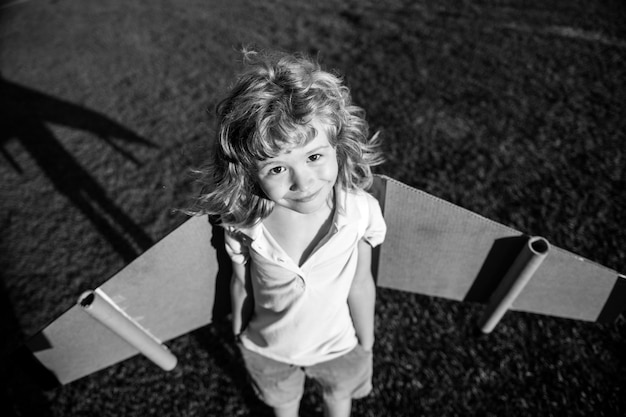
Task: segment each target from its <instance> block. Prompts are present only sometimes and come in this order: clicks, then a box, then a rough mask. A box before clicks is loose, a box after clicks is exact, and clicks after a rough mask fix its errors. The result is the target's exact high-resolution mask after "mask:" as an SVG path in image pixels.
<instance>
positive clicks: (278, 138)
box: [197, 51, 386, 416]
mask: <svg viewBox="0 0 626 417" xmlns="http://www.w3.org/2000/svg"><path fill="white" fill-rule="evenodd" d="M244 62H245V63H246V64H247V65H248V70H247V71H245V72H244V73H243V74H241V75H240V77H239V78H238V79H237V82H236V84H235V86H234V87H233V88H232V90H231V92H230V94H229V95H228V97H227V98H226V99H225V100H223V101H222V102H221V103H220V104H219V105H218V107H217V115H218V123H219V131H218V136H217V143H216V149H215V154H214V161H213V163H212V164H211V167H210V169H207V170H205V171H204V174H205V180H206V182H207V183H208V184H209V185H210V188H209V191H208V192H207V193H204V194H201V196H200V197H199V199H198V200H197V202H198V211H199V212H201V213H205V214H207V213H208V214H209V215H213V216H215V217H216V218H217V220H218V222H219V224H221V225H222V226H223V227H224V228H225V230H226V250H227V252H228V254H229V255H230V257H231V259H232V263H233V276H232V281H231V298H232V306H233V318H232V324H233V332H234V333H235V335H237V338H238V343H239V346H240V348H241V351H242V356H243V358H244V361H245V363H246V368H247V369H248V373H249V375H250V377H251V380H252V382H253V385H254V388H255V391H256V392H257V394H258V395H259V397H260V398H261V399H262V400H263V401H264V402H265V403H267V404H268V405H269V406H271V407H273V409H274V412H275V414H276V415H277V416H297V415H298V409H299V404H300V399H301V397H302V394H303V389H304V379H305V376H308V377H310V378H312V379H313V380H315V381H317V382H318V383H319V384H321V386H322V389H323V396H324V410H325V414H326V415H328V416H348V415H350V411H351V403H352V398H360V397H363V396H365V395H367V394H368V393H369V391H370V390H371V376H372V346H373V344H374V301H375V284H374V281H373V278H372V274H371V253H372V247H373V246H376V245H378V244H380V243H381V242H382V241H383V239H384V235H385V230H386V227H385V223H384V220H383V217H382V215H381V210H380V207H379V205H378V203H377V201H376V200H375V199H374V198H373V197H372V196H371V195H369V194H367V193H366V192H364V191H363V189H365V188H367V187H369V186H370V184H371V182H372V173H371V170H370V167H371V166H373V165H376V164H379V163H380V162H381V156H380V153H379V151H378V147H377V146H378V142H377V140H376V136H374V138H372V139H371V140H368V136H367V135H368V126H367V123H366V122H365V120H364V119H363V114H364V112H363V110H362V109H361V108H359V107H356V106H354V105H352V104H351V97H350V92H349V90H348V88H347V87H346V86H344V85H343V84H342V81H341V80H340V79H339V78H338V77H336V76H335V75H333V74H331V73H329V72H326V71H323V70H321V69H320V66H319V65H318V64H317V63H316V62H314V61H312V60H310V59H309V58H306V57H304V56H302V55H288V54H281V53H274V54H260V53H256V52H246V51H244Z"/></svg>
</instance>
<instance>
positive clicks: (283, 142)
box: [260, 119, 332, 160]
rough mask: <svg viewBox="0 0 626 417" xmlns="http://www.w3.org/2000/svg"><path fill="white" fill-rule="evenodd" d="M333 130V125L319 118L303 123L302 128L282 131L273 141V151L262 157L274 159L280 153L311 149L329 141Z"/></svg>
mask: <svg viewBox="0 0 626 417" xmlns="http://www.w3.org/2000/svg"><path fill="white" fill-rule="evenodd" d="M331 131H332V126H331V125H330V124H328V123H325V122H323V121H321V120H319V119H314V120H311V121H310V122H309V123H307V124H306V125H303V126H302V128H301V129H298V130H294V131H292V132H290V133H287V132H282V133H283V134H282V135H278V137H276V138H275V139H274V140H271V139H270V140H269V142H272V145H271V147H272V148H273V152H270V153H268V154H266V157H263V158H260V159H261V160H268V159H274V158H276V157H278V156H280V155H287V154H291V153H292V152H295V151H298V150H300V151H301V150H305V151H306V150H309V149H311V148H312V147H316V146H318V145H314V144H318V143H320V142H324V143H329V144H330V137H329V134H330V132H331Z"/></svg>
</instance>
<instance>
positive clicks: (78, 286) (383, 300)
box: [0, 0, 626, 416]
mask: <svg viewBox="0 0 626 417" xmlns="http://www.w3.org/2000/svg"><path fill="white" fill-rule="evenodd" d="M547 3H549V5H547ZM0 4H2V6H1V7H2V8H0V24H1V28H0V48H1V49H0V53H1V61H0V65H1V67H0V71H1V77H2V79H1V80H0V100H1V109H2V116H1V121H0V123H1V124H0V126H1V129H0V145H1V147H0V150H1V151H2V157H0V178H1V180H0V192H1V195H0V228H1V231H2V234H1V237H0V251H1V252H0V253H1V258H0V271H1V274H2V275H1V276H0V285H1V286H0V296H1V299H0V305H1V306H2V307H1V308H2V325H3V330H2V331H3V335H5V336H6V337H4V338H3V349H2V352H3V362H2V363H3V367H2V370H3V373H4V377H5V380H6V381H7V382H8V383H7V384H6V386H5V389H3V397H2V401H3V405H4V407H5V409H6V410H7V411H9V413H13V414H16V415H37V416H151V415H158V416H200V415H216V416H222V415H224V416H235V415H266V414H265V413H266V410H265V409H264V408H263V407H262V406H261V405H260V404H259V403H258V402H257V401H255V400H254V399H253V397H252V395H251V392H250V390H249V388H247V386H246V384H245V382H244V380H243V376H242V375H243V374H242V371H241V368H240V367H239V364H238V362H237V361H236V359H234V358H233V353H234V350H233V346H232V343H231V342H230V341H229V340H227V338H225V336H223V333H222V332H221V331H220V329H219V326H209V327H207V328H204V329H201V330H199V331H196V332H193V333H191V334H189V335H186V336H183V337H180V338H178V339H176V340H173V341H171V342H169V343H168V345H169V346H170V347H171V349H172V350H173V351H174V353H175V354H176V355H177V356H178V357H179V360H180V365H179V366H178V368H177V369H176V370H175V371H173V372H171V373H165V372H162V371H160V370H159V369H158V368H156V367H155V366H154V365H152V364H151V363H149V362H148V361H147V360H145V359H144V358H142V357H135V358H133V359H131V360H128V361H125V362H123V363H121V364H119V365H116V366H113V367H111V368H109V369H106V370H104V371H101V372H98V373H96V374H94V375H91V376H89V377H86V378H83V379H81V380H78V381H76V382H74V383H72V384H70V385H68V386H65V387H62V388H57V389H51V390H45V389H41V388H40V387H38V385H37V384H35V382H34V381H33V379H32V378H30V377H29V376H28V375H26V374H25V373H24V372H23V371H19V370H18V369H19V367H18V366H16V364H17V363H18V362H16V361H15V360H13V359H8V356H7V352H8V351H9V350H10V349H11V348H12V347H14V346H15V345H16V344H17V343H19V342H20V341H22V340H24V339H25V338H26V337H27V336H29V335H32V334H33V333H35V332H36V331H38V330H39V329H40V328H41V327H42V326H44V325H45V324H46V323H47V322H49V321H50V320H52V319H54V318H55V317H56V316H57V315H59V314H60V313H61V312H63V311H64V310H66V309H67V308H68V307H69V306H71V305H72V304H73V303H74V302H75V299H76V297H77V295H78V294H80V293H81V292H82V291H84V290H86V289H91V288H94V287H96V286H97V285H98V284H100V283H102V282H103V281H104V280H105V279H106V278H107V277H108V276H109V275H110V274H112V273H114V272H115V271H117V270H118V269H119V268H121V267H122V266H123V265H124V264H126V263H127V262H128V261H130V260H131V259H133V258H134V257H136V256H137V255H138V254H139V253H141V252H142V251H143V250H145V249H146V248H147V247H149V246H150V245H151V243H152V242H154V241H156V240H157V239H159V238H160V237H162V236H163V235H165V234H166V233H167V232H168V231H170V230H172V229H173V228H174V227H175V226H176V225H178V224H180V223H181V222H182V221H183V220H184V216H182V215H181V214H176V213H172V211H171V209H172V208H175V207H181V206H184V204H185V202H186V197H187V196H188V195H189V193H190V191H191V190H192V189H193V184H192V182H191V180H190V177H189V176H188V175H187V171H186V170H187V169H188V168H189V167H190V166H193V165H197V164H198V163H200V161H201V160H202V158H203V157H205V156H206V153H205V152H204V150H205V148H206V144H207V143H208V139H209V138H210V137H211V133H210V132H211V129H212V128H213V122H214V118H213V115H212V113H211V112H210V111H209V112H207V109H212V108H213V106H214V105H215V104H216V102H217V101H218V99H219V97H220V96H221V95H222V94H223V92H224V91H225V89H226V88H227V86H228V81H229V80H230V77H231V76H232V73H233V72H234V71H236V70H237V69H238V60H239V55H238V53H237V49H238V48H239V47H240V46H241V45H242V44H246V45H253V46H257V47H260V48H266V47H267V48H279V49H284V50H288V51H296V50H300V51H305V52H309V53H312V54H318V53H319V56H320V58H321V60H322V62H323V64H324V65H325V66H326V67H327V68H334V69H337V70H338V71H340V72H341V73H344V74H346V81H347V83H348V84H349V85H350V86H351V87H352V89H353V94H354V98H355V101H356V103H357V104H359V105H361V106H362V107H364V108H365V109H366V110H367V112H368V118H369V121H370V123H371V126H372V128H373V129H374V130H381V132H382V135H383V138H384V141H385V145H384V147H385V151H386V154H387V159H388V162H387V163H386V164H385V165H384V166H382V167H381V168H380V169H379V170H378V172H379V173H384V174H387V175H389V176H391V177H394V178H397V179H399V180H401V181H403V182H406V183H408V184H410V185H413V186H416V187H418V188H421V189H423V190H425V191H427V192H429V193H432V194H434V195H437V196H439V197H442V198H444V199H447V200H449V201H452V202H453V203H456V204H459V205H461V206H463V207H465V208H468V209H470V210H473V211H476V212H477V213H479V214H482V215H484V216H486V217H489V218H491V219H493V220H496V221H499V222H502V223H504V224H507V225H510V226H512V227H514V228H516V229H518V230H522V231H524V232H526V233H529V234H533V235H542V236H545V237H546V238H548V239H549V240H550V241H551V242H552V243H553V244H555V245H557V246H560V247H563V248H566V249H568V250H570V251H573V252H575V253H577V254H580V255H582V256H585V257H587V258H590V259H592V260H594V261H597V262H599V263H601V264H603V265H606V266H608V267H610V268H613V269H616V270H619V271H622V272H623V271H624V270H626V268H625V266H626V250H625V249H624V246H625V244H626V227H625V226H626V214H625V213H626V211H625V209H624V207H625V206H626V191H625V190H626V171H625V168H624V166H625V165H626V144H625V142H624V140H625V132H626V126H625V124H626V122H625V117H624V115H625V114H626V111H625V107H626V105H625V101H626V100H625V99H626V94H625V90H624V87H625V85H624V84H625V81H626V67H625V60H624V57H625V54H626V25H624V22H625V21H626V6H625V5H624V3H623V2H621V1H594V2H584V1H554V2H541V1H495V0H493V1H475V2H472V1H464V2H457V1H429V0H422V1H392V0H388V1H339V0H323V1H316V2H314V5H313V2H307V1H289V0H275V1H240V0H230V1H200V0H187V1H176V2H174V1H156V0H155V1H120V0H98V1H91V0H90V1H85V0H83V1H63V0H57V1H43V0H31V1H16V2H9V1H3V2H1V3H0ZM481 311H482V307H481V306H476V305H472V304H461V303H455V302H450V301H446V300H441V299H434V298H428V297H425V296H420V295H412V294H405V293H399V292H396V291H392V290H384V289H381V290H380V291H379V297H378V304H377V344H376V347H375V351H376V359H375V381H374V382H375V390H374V392H373V394H372V395H370V396H369V397H368V398H366V399H363V400H360V401H358V402H356V403H355V412H354V414H355V415H357V416H383V415H393V416H416V415H424V416H457V415H458V416H468V415H476V416H483V415H485V416H486V415H493V416H551V415H571V416H591V415H593V416H624V415H626V336H625V332H626V324H625V320H624V318H623V316H622V317H620V318H619V319H618V320H617V321H616V322H615V323H612V324H603V325H601V324H593V323H583V322H576V321H573V320H566V319H557V318H551V317H545V316H539V315H533V314H522V313H509V314H507V315H506V316H505V318H504V319H503V321H502V322H501V323H500V325H499V326H498V327H497V328H496V330H495V331H494V332H493V333H492V334H491V335H489V336H487V337H478V336H476V335H475V333H474V329H475V322H476V319H477V317H478V316H479V313H480V312H481ZM20 366H21V365H20ZM319 412H320V407H319V398H318V397H317V396H316V393H315V392H313V393H309V394H308V395H307V396H306V397H305V399H304V401H303V415H304V416H313V415H319ZM3 415H7V413H6V412H5V413H3ZM9 415H10V414H9Z"/></svg>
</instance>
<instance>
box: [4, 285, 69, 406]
mask: <svg viewBox="0 0 626 417" xmlns="http://www.w3.org/2000/svg"><path fill="white" fill-rule="evenodd" d="M0 332H1V334H2V343H1V348H2V351H1V352H2V356H1V358H0V360H1V362H0V378H1V380H0V384H1V386H2V388H1V389H0V410H1V414H2V415H3V416H13V415H22V416H41V417H47V416H50V415H52V414H51V412H50V406H49V404H48V401H47V399H46V397H45V395H44V394H43V392H44V391H46V390H49V389H51V388H53V387H56V386H58V381H57V380H56V377H54V375H52V374H51V373H50V372H49V371H48V370H47V369H45V368H44V367H43V366H42V365H41V364H40V363H39V361H37V359H35V357H34V356H33V354H32V353H31V352H30V351H29V350H28V349H27V348H26V346H24V345H22V346H20V347H17V348H16V346H19V345H20V343H21V342H22V339H23V337H24V335H23V334H22V332H21V329H20V326H19V322H18V320H17V317H16V316H15V313H14V312H13V309H12V307H11V303H10V299H9V296H8V294H7V292H6V289H5V286H4V282H3V280H2V277H1V276H0Z"/></svg>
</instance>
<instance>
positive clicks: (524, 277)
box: [479, 237, 550, 333]
mask: <svg viewBox="0 0 626 417" xmlns="http://www.w3.org/2000/svg"><path fill="white" fill-rule="evenodd" d="M549 250H550V244H549V243H548V241H547V240H546V239H544V238H542V237H531V238H530V239H528V242H527V243H526V245H525V246H524V247H523V248H522V250H521V252H520V253H519V255H517V258H515V261H514V262H513V265H511V267H510V268H509V270H508V271H507V273H506V275H505V276H504V278H503V279H502V281H501V282H500V284H499V285H498V287H497V288H496V290H495V291H494V292H493V294H492V296H491V298H490V299H489V303H488V305H487V309H486V310H485V312H484V313H483V316H482V317H481V319H480V320H479V326H480V330H481V331H482V332H483V333H490V332H491V331H492V330H493V329H494V328H495V327H496V325H497V324H498V322H499V321H500V319H501V318H502V316H504V313H506V311H507V310H508V309H509V308H510V307H511V305H512V304H513V301H515V299H516V298H517V296H518V295H519V294H520V293H521V292H522V290H523V289H524V287H525V286H526V284H527V283H528V281H530V279H531V278H532V276H533V274H534V273H535V271H536V270H537V268H539V266H540V265H541V263H542V262H543V260H544V259H545V257H546V255H547V254H548V252H549Z"/></svg>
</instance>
